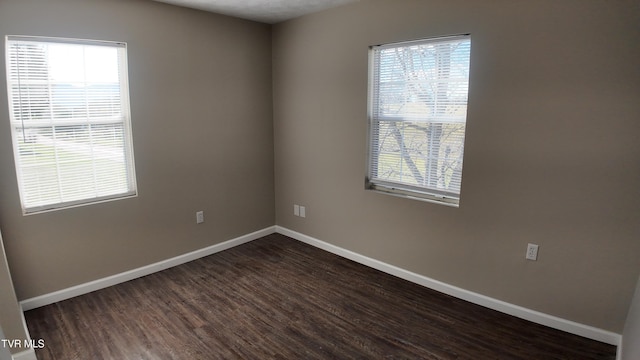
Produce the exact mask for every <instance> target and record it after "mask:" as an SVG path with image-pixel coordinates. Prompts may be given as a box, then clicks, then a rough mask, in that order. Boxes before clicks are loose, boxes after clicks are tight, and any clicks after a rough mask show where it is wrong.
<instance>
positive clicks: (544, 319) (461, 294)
mask: <svg viewBox="0 0 640 360" xmlns="http://www.w3.org/2000/svg"><path fill="white" fill-rule="evenodd" d="M276 232H277V233H280V234H282V235H286V236H289V237H292V238H294V239H296V240H299V241H302V242H304V243H306V244H309V245H312V246H315V247H317V248H320V249H322V250H326V251H328V252H331V253H334V254H336V255H339V256H342V257H344V258H347V259H349V260H353V261H355V262H357V263H360V264H363V265H366V266H369V267H372V268H374V269H376V270H380V271H382V272H385V273H387V274H391V275H394V276H397V277H399V278H401V279H404V280H408V281H411V282H413V283H416V284H419V285H422V286H425V287H427V288H430V289H433V290H436V291H439V292H441V293H445V294H447V295H451V296H454V297H456V298H459V299H463V300H466V301H469V302H471V303H474V304H477V305H481V306H484V307H486V308H489V309H492V310H496V311H500V312H502V313H505V314H508V315H512V316H515V317H518V318H521V319H525V320H529V321H532V322H534V323H538V324H541V325H545V326H549V327H551V328H554V329H558V330H562V331H565V332H568V333H571V334H575V335H579V336H583V337H586V338H589V339H593V340H597V341H600V342H604V343H607V344H611V345H616V346H618V345H619V344H620V342H621V339H622V336H621V335H620V334H616V333H614V332H611V331H607V330H603V329H599V328H596V327H593V326H589V325H584V324H580V323H577V322H573V321H570V320H566V319H562V318H559V317H556V316H552V315H548V314H545V313H541V312H539V311H535V310H531V309H527V308H524V307H521V306H518V305H513V304H510V303H507V302H504V301H501V300H497V299H494V298H491V297H488V296H484V295H481V294H478V293H474V292H471V291H468V290H465V289H462V288H459V287H456V286H453V285H449V284H446V283H443V282H441V281H438V280H434V279H431V278H428V277H426V276H423V275H419V274H416V273H413V272H411V271H408V270H404V269H401V268H399V267H396V266H393V265H390V264H387V263H384V262H382V261H379V260H376V259H372V258H369V257H366V256H364V255H360V254H358V253H356V252H353V251H350V250H347V249H343V248H341V247H338V246H335V245H332V244H329V243H326V242H324V241H321V240H318V239H315V238H313V237H310V236H307V235H304V234H301V233H299V232H296V231H293V230H289V229H287V228H284V227H282V226H276Z"/></svg>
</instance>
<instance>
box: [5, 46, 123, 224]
mask: <svg viewBox="0 0 640 360" xmlns="http://www.w3.org/2000/svg"><path fill="white" fill-rule="evenodd" d="M6 56H7V61H6V63H7V87H8V94H9V113H10V114H9V115H10V116H9V120H10V122H11V132H12V138H13V148H14V156H15V164H16V172H17V175H18V186H19V189H20V199H21V201H22V209H23V213H25V214H28V213H34V212H39V211H45V210H51V209H57V208H63V207H68V206H76V205H80V204H87V203H94V202H98V201H104V200H110V199H114V198H121V197H126V196H134V195H136V183H135V173H134V164H133V150H132V144H131V125H130V114H129V92H128V91H129V90H128V83H127V54H126V44H124V43H115V42H103V41H90V40H70V39H54V38H40V37H24V36H7V38H6Z"/></svg>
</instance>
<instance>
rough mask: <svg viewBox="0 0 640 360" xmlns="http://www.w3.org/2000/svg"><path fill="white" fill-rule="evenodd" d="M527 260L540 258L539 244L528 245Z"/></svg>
mask: <svg viewBox="0 0 640 360" xmlns="http://www.w3.org/2000/svg"><path fill="white" fill-rule="evenodd" d="M525 258H526V259H527V260H533V261H536V260H538V245H536V244H529V245H527V255H526V256H525Z"/></svg>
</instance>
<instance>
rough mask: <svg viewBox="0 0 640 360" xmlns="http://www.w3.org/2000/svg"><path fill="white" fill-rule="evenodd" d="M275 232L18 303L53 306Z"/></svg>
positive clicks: (266, 230) (31, 306)
mask: <svg viewBox="0 0 640 360" xmlns="http://www.w3.org/2000/svg"><path fill="white" fill-rule="evenodd" d="M274 232H275V226H270V227H267V228H264V229H262V230H258V231H255V232H253V233H250V234H247V235H243V236H240V237H237V238H235V239H231V240H228V241H225V242H222V243H219V244H215V245H211V246H208V247H206V248H203V249H199V250H195V251H192V252H189V253H186V254H183V255H179V256H176V257H173V258H170V259H167V260H163V261H159V262H156V263H153V264H150V265H146V266H143V267H140V268H137V269H133V270H129V271H125V272H123V273H120V274H115V275H112V276H108V277H106V278H102V279H98V280H94V281H90V282H88V283H84V284H80V285H76V286H72V287H70V288H66V289H62V290H58V291H55V292H52V293H49V294H45V295H41V296H36V297H33V298H29V299H25V300H22V301H20V306H21V307H22V310H23V311H27V310H31V309H35V308H38V307H41V306H45V305H49V304H53V303H55V302H58V301H62V300H66V299H70V298H72V297H75V296H79V295H83V294H87V293H90V292H92V291H96V290H100V289H104V288H106V287H109V286H113V285H116V284H120V283H123V282H126V281H129V280H133V279H137V278H139V277H143V276H146V275H150V274H153V273H155V272H158V271H162V270H165V269H168V268H171V267H174V266H177V265H181V264H184V263H186V262H189V261H193V260H196V259H199V258H202V257H205V256H209V255H212V254H215V253H217V252H220V251H224V250H227V249H230V248H232V247H234V246H238V245H242V244H244V243H247V242H250V241H253V240H256V239H259V238H261V237H263V236H266V235H269V234H273V233H274Z"/></svg>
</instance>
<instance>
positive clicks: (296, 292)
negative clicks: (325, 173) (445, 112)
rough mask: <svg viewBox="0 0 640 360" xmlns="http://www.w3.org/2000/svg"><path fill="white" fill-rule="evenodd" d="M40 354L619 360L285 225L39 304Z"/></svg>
mask: <svg viewBox="0 0 640 360" xmlns="http://www.w3.org/2000/svg"><path fill="white" fill-rule="evenodd" d="M25 316H26V319H27V324H28V327H29V331H30V333H31V336H32V338H33V339H44V340H45V347H44V348H43V349H38V350H37V351H36V354H37V356H38V359H40V360H48V359H57V360H74V359H82V360H85V359H91V360H93V359H136V360H137V359H162V360H165V359H189V360H190V359H474V360H481V359H536V360H540V359H580V360H588V359H611V360H613V359H615V353H616V348H615V347H614V346H611V345H607V344H603V343H599V342H596V341H592V340H588V339H585V338H581V337H578V336H574V335H571V334H567V333H563V332H561V331H558V330H553V329H551V328H547V327H544V326H540V325H537V324H534V323H531V322H527V321H524V320H521V319H517V318H514V317H511V316H508V315H505V314H502V313H499V312H496V311H493V310H489V309H486V308H483V307H480V306H477V305H473V304H471V303H468V302H465V301H462V300H459V299H456V298H453V297H450V296H447V295H443V294H440V293H437V292H435V291H432V290H429V289H426V288H424V287H421V286H418V285H415V284H412V283H410V282H407V281H404V280H401V279H398V278H395V277H393V276H390V275H387V274H384V273H381V272H379V271H376V270H373V269H370V268H367V267H365V266H362V265H359V264H357V263H354V262H352V261H349V260H346V259H343V258H340V257H338V256H335V255H333V254H330V253H327V252H324V251H322V250H319V249H316V248H313V247H311V246H308V245H306V244H303V243H300V242H298V241H296V240H293V239H290V238H287V237H285V236H282V235H278V234H273V235H269V236H267V237H265V238H262V239H260V240H257V241H254V242H251V243H248V244H244V245H241V246H238V247H235V248H233V249H230V250H227V251H224V252H221V253H218V254H215V255H212V256H209V257H206V258H202V259H199V260H196V261H193V262H190V263H187V264H184V265H180V266H177V267H174V268H171V269H168V270H165V271H162V272H159V273H155V274H152V275H149V276H145V277H143V278H140V279H136V280H133V281H129V282H126V283H123V284H119V285H116V286H113V287H110V288H107V289H103V290H99V291H96V292H93V293H90V294H86V295H83V296H79V297H76V298H73V299H69V300H65V301H62V302H59V303H56V304H52V305H48V306H45V307H41V308H38V309H34V310H30V311H27V312H26V314H25Z"/></svg>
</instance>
